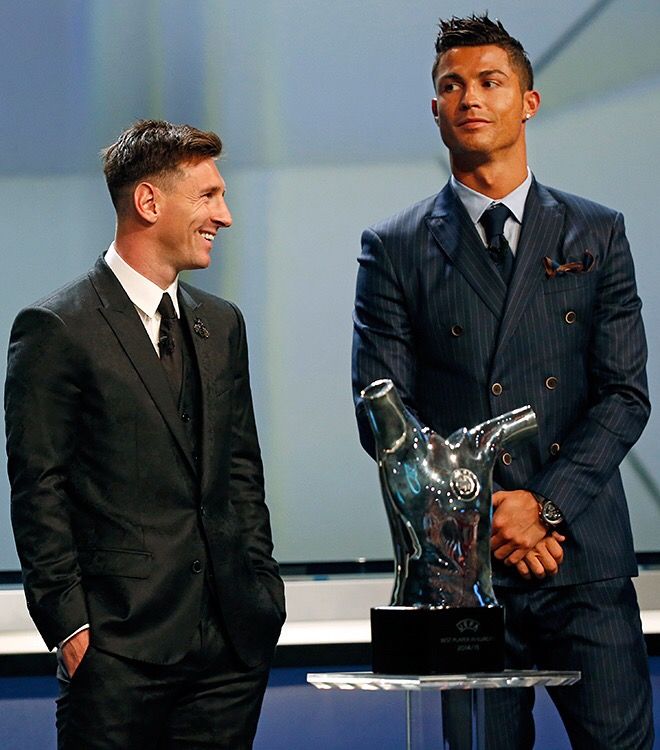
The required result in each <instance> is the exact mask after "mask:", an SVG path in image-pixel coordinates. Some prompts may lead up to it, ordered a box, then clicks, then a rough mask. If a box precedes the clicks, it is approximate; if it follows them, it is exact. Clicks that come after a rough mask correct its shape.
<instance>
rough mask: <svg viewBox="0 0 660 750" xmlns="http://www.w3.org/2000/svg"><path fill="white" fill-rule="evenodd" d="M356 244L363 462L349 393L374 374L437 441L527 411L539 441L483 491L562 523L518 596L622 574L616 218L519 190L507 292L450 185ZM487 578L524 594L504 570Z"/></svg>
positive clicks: (633, 360) (620, 276) (630, 332)
mask: <svg viewBox="0 0 660 750" xmlns="http://www.w3.org/2000/svg"><path fill="white" fill-rule="evenodd" d="M362 242H363V245H362V255H361V257H360V259H359V262H360V268H359V272H358V282H357V295H356V306H355V316H354V323H355V329H354V348H353V385H354V394H355V401H356V408H357V415H358V423H359V427H360V433H361V439H362V442H363V444H364V446H365V447H366V448H367V450H369V451H370V452H372V453H373V443H372V439H371V435H370V429H369V425H368V423H367V421H366V418H365V413H364V408H363V405H362V403H361V400H360V397H359V393H360V390H361V389H362V388H364V387H365V386H366V385H367V384H368V383H370V382H371V381H373V380H375V379H377V378H391V379H392V380H393V381H394V383H395V385H396V386H397V388H398V389H399V390H400V392H401V395H402V398H403V400H404V402H405V403H406V405H407V406H408V407H409V408H410V409H411V410H412V411H413V412H415V413H416V414H417V415H418V417H419V418H420V420H421V421H422V423H423V424H427V425H429V426H430V427H432V428H433V429H434V430H436V431H437V432H438V433H440V434H441V435H443V436H447V435H449V434H450V433H452V432H453V431H454V430H456V429H458V428H460V427H463V426H466V427H471V426H472V425H474V424H478V423H479V422H482V421H484V420H485V419H488V418H489V417H493V416H496V415H498V414H501V413H503V412H506V411H509V410H510V409H514V408H517V407H520V406H524V405H525V404H530V405H531V406H532V407H533V409H534V410H535V412H536V414H537V417H538V424H539V431H538V437H537V438H536V439H533V440H530V441H528V442H526V443H525V444H523V445H521V446H520V447H516V448H515V449H514V450H511V451H509V452H508V453H507V454H503V455H502V456H501V457H500V460H499V461H498V463H497V466H496V469H495V473H494V482H495V487H496V488H504V489H528V490H531V491H534V492H537V493H540V494H541V495H543V496H545V497H547V498H550V499H552V500H553V501H555V502H556V503H557V505H558V506H559V507H560V509H561V511H562V513H563V515H564V517H565V519H566V524H565V527H566V529H567V540H566V543H565V545H564V548H565V560H564V564H563V565H562V566H561V567H560V571H559V574H558V575H557V576H556V577H555V578H549V579H547V580H546V581H544V582H539V581H537V580H534V582H533V584H532V585H535V586H538V585H541V586H547V585H551V586H558V585H564V584H573V583H581V582H586V581H594V580H600V579H606V578H611V577H618V576H629V575H634V574H635V573H636V561H635V556H634V552H633V545H632V537H631V530H630V522H629V517H628V511H627V506H626V500H625V496H624V491H623V487H622V483H621V478H620V475H619V469H618V467H619V464H620V462H621V461H622V459H623V458H624V456H625V454H626V452H627V451H628V449H629V448H630V446H631V445H632V444H633V443H634V442H635V440H636V439H637V438H638V437H639V435H640V433H641V432H642V429H643V427H644V425H645V423H646V421H647V419H648V414H649V402H648V397H647V386H646V376H645V362H646V342H645V337H644V330H643V325H642V320H641V315H640V308H641V303H640V300H639V297H638V296H637V292H636V286H635V278H634V270H633V263H632V259H631V255H630V250H629V246H628V242H627V240H626V237H625V231H624V224H623V219H622V217H621V215H620V214H618V213H616V212H615V211H612V210H610V209H607V208H604V207H603V206H600V205H598V204H595V203H593V202H590V201H587V200H585V199H582V198H578V197H576V196H573V195H569V194H566V193H563V192H560V191H557V190H554V189H551V188H546V187H543V186H542V185H540V184H538V183H537V182H536V181H533V182H532V186H531V188H530V191H529V194H528V198H527V201H526V204H525V211H524V218H523V224H522V228H521V235H520V240H519V244H518V248H517V253H516V260H515V265H514V272H513V276H512V279H511V282H510V284H509V287H508V289H507V287H506V285H505V283H504V281H503V280H502V278H501V277H500V275H499V274H498V273H497V271H496V269H495V266H494V265H493V264H492V262H491V260H490V258H489V256H488V254H487V252H486V251H485V249H484V246H483V243H482V241H481V239H480V238H479V236H478V234H477V232H476V230H475V227H474V225H473V223H472V221H471V219H470V217H469V215H468V214H467V211H466V210H465V208H464V207H463V205H462V203H461V202H460V200H459V199H458V198H457V197H456V195H455V193H454V191H453V190H452V189H451V187H450V186H449V185H447V186H446V187H445V188H444V189H443V190H442V191H441V192H440V193H439V194H438V195H437V196H434V197H432V198H429V199H427V200H425V201H422V202H420V203H418V204H416V205H414V206H412V207H411V208H409V209H407V210H405V211H403V212H402V213H400V214H398V215H396V216H394V217H392V218H390V219H388V220H386V221H384V222H382V223H380V224H378V225H376V226H374V227H372V228H370V229H367V230H366V231H365V232H364V234H363V237H362ZM546 257H547V258H548V259H549V261H545V260H544V259H545V258H546ZM569 263H572V264H573V263H574V264H575V265H572V266H571V267H570V270H566V271H565V272H560V273H556V274H554V275H553V270H555V269H556V267H557V266H558V265H559V266H561V265H564V266H566V265H567V264H569ZM548 269H550V270H548ZM494 574H495V575H494V578H495V581H496V582H497V583H500V584H515V585H529V584H526V583H525V582H524V581H523V580H522V579H521V578H520V577H519V576H518V575H517V573H516V572H515V570H511V569H506V568H505V567H504V566H499V567H496V568H495V571H494Z"/></svg>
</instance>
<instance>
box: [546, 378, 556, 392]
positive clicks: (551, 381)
mask: <svg viewBox="0 0 660 750" xmlns="http://www.w3.org/2000/svg"><path fill="white" fill-rule="evenodd" d="M558 385H559V381H558V380H557V378H556V377H555V376H554V375H551V376H550V377H549V378H546V379H545V387H546V388H547V389H548V390H549V391H554V389H555V388H556V387H557V386H558Z"/></svg>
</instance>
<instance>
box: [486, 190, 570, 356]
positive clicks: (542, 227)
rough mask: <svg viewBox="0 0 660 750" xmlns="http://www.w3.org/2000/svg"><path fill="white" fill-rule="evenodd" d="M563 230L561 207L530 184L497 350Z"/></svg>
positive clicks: (533, 289) (541, 275)
mask: <svg viewBox="0 0 660 750" xmlns="http://www.w3.org/2000/svg"><path fill="white" fill-rule="evenodd" d="M563 227H564V207H563V206H562V205H561V204H560V203H558V202H557V201H556V200H555V199H554V198H553V197H552V195H551V194H550V193H549V192H548V191H547V190H546V189H545V188H544V187H543V186H542V185H539V184H538V183H537V182H536V180H534V181H533V183H532V185H531V187H530V190H529V195H528V196H527V201H526V203H525V215H524V218H523V225H522V231H521V233H520V240H519V242H518V250H517V252H516V262H515V265H514V269H513V277H512V279H511V283H510V284H509V294H508V297H507V301H506V308H505V311H504V316H503V318H502V324H501V325H500V330H499V337H498V343H497V349H499V348H500V347H502V346H503V345H504V344H505V343H506V341H507V339H508V338H509V337H510V336H511V335H512V333H513V332H514V331H515V328H516V326H517V325H518V323H519V321H520V319H521V317H522V315H523V313H524V312H525V309H526V307H527V306H528V305H529V303H530V301H531V300H532V298H533V297H534V295H535V294H537V293H538V292H539V287H540V285H541V283H542V281H543V279H544V276H545V268H544V266H543V258H544V256H546V255H549V256H550V257H554V256H556V254H557V248H558V247H559V244H560V241H561V236H562V230H563Z"/></svg>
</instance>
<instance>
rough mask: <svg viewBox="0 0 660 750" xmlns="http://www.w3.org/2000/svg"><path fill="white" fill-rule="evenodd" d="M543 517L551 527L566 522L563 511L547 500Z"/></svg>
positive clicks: (542, 511) (544, 504)
mask: <svg viewBox="0 0 660 750" xmlns="http://www.w3.org/2000/svg"><path fill="white" fill-rule="evenodd" d="M541 516H542V518H543V520H544V521H545V522H546V523H549V524H550V525H551V526H557V525H558V524H560V523H561V522H562V521H563V520H564V517H563V516H562V514H561V511H560V510H559V508H558V507H557V506H556V505H555V504H554V503H553V502H552V501H551V500H546V501H545V502H544V503H543V509H542V510H541Z"/></svg>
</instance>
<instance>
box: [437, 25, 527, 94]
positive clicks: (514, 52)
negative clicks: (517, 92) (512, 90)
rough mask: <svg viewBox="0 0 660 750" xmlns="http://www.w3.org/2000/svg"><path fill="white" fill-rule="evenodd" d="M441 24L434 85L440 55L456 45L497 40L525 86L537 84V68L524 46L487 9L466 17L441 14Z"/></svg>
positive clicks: (477, 43)
mask: <svg viewBox="0 0 660 750" xmlns="http://www.w3.org/2000/svg"><path fill="white" fill-rule="evenodd" d="M438 25H439V27H440V30H439V32H438V37H437V39H436V40H435V61H434V63H433V70H432V76H433V85H434V86H435V78H436V74H437V71H438V65H439V64H440V59H441V57H442V56H443V55H444V53H445V52H447V50H450V49H453V48H454V47H480V46H482V45H485V44H494V45H495V46H497V47H501V48H502V49H503V50H504V51H505V52H506V53H507V55H508V56H509V61H510V63H511V65H512V66H513V67H514V68H515V69H516V72H517V73H518V78H519V79H520V86H521V88H522V90H523V91H531V90H532V89H533V88H534V71H533V70H532V64H531V62H530V61H529V57H528V56H527V53H526V52H525V49H524V47H523V46H522V44H521V43H520V42H519V41H518V40H517V39H514V38H513V37H512V36H511V35H510V34H509V32H508V31H507V30H506V29H505V28H504V26H502V24H501V23H500V21H498V20H495V21H493V20H491V19H490V18H488V14H487V13H485V14H484V15H483V16H477V15H471V16H467V17H466V18H456V17H454V16H452V17H451V18H449V19H447V20H443V19H442V18H441V19H440V21H439V24H438Z"/></svg>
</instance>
